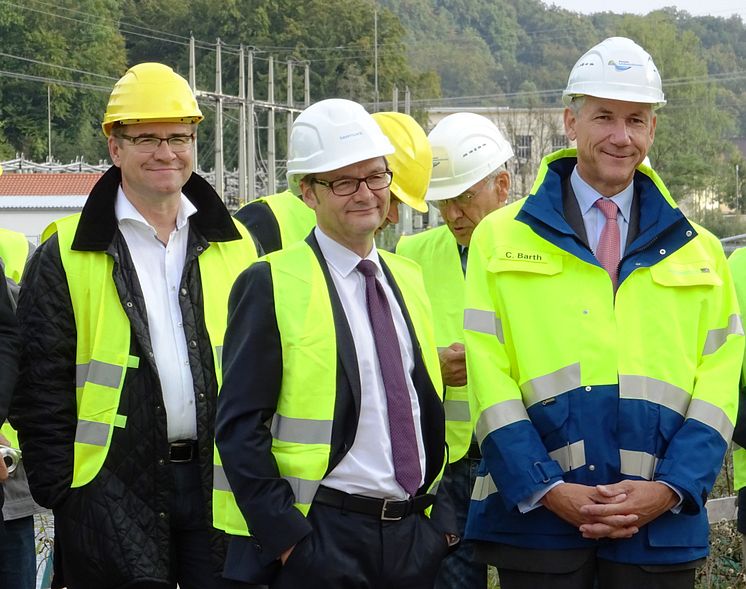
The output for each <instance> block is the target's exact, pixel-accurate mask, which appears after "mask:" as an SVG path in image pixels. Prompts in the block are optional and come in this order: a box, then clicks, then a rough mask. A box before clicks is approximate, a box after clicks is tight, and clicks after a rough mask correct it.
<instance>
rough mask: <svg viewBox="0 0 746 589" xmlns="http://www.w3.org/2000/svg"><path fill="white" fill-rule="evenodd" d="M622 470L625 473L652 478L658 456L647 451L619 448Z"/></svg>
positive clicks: (646, 478)
mask: <svg viewBox="0 0 746 589" xmlns="http://www.w3.org/2000/svg"><path fill="white" fill-rule="evenodd" d="M619 461H620V469H619V470H620V472H621V473H622V474H623V475H627V476H634V477H642V478H644V479H645V480H648V481H650V480H652V479H653V474H655V467H656V465H657V464H658V458H657V457H656V456H653V455H652V454H648V453H647V452H637V451H635V450H621V449H620V450H619Z"/></svg>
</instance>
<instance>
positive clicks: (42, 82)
mask: <svg viewBox="0 0 746 589" xmlns="http://www.w3.org/2000/svg"><path fill="white" fill-rule="evenodd" d="M0 8H2V10H0V38H1V39H2V40H3V43H2V48H0V159H2V158H5V157H12V156H13V154H14V153H16V152H23V153H25V154H26V156H27V157H31V158H34V159H43V158H44V157H46V155H47V140H48V135H47V114H48V103H47V89H48V88H49V96H50V103H51V108H50V109H49V110H50V112H51V127H52V146H53V149H52V151H53V154H54V156H55V157H56V158H58V159H61V160H63V161H65V160H69V159H72V158H74V157H76V156H84V157H85V158H86V159H87V160H89V161H91V160H94V161H95V160H97V159H98V158H102V157H105V155H106V152H105V149H104V145H103V142H102V141H101V139H100V135H99V127H98V125H99V121H100V117H101V114H102V112H103V109H104V107H105V104H106V98H107V94H108V89H109V88H110V87H111V85H112V84H113V83H114V81H115V80H116V78H117V77H118V76H120V75H121V74H122V73H123V72H124V70H125V69H126V66H127V65H130V64H134V63H137V62H140V61H144V60H158V61H163V62H165V63H168V64H169V65H172V66H173V67H174V68H175V69H177V71H179V72H180V73H182V74H183V75H185V76H186V75H187V74H188V37H189V34H190V33H191V34H193V35H194V36H195V38H196V39H197V41H198V42H197V51H196V58H197V79H198V87H200V88H202V89H206V90H212V89H214V87H215V43H216V39H217V38H218V37H219V38H220V39H221V42H222V44H223V46H222V54H223V90H224V92H225V93H228V94H237V91H238V90H237V84H238V56H237V50H238V47H239V45H240V44H243V45H244V46H251V47H253V48H254V50H255V55H256V58H257V59H256V62H255V71H256V78H257V83H256V88H257V98H259V99H266V95H265V94H266V76H267V63H268V58H269V56H274V57H275V59H276V60H278V61H279V62H284V61H286V60H288V59H291V60H294V61H296V62H303V63H308V64H309V65H310V71H311V99H312V100H319V99H322V98H327V97H331V96H343V97H350V98H353V99H355V100H359V101H361V102H364V103H367V104H368V105H370V106H371V108H372V106H373V102H374V99H375V71H376V60H375V59H374V55H375V50H374V48H375V46H376V35H375V33H374V31H375V25H374V12H375V11H376V10H377V13H378V14H377V16H378V18H377V20H378V23H377V25H378V26H377V32H378V35H377V46H378V52H377V54H378V60H377V71H378V89H379V96H380V100H381V101H382V106H383V107H384V108H386V107H390V105H388V106H387V105H386V104H385V102H386V101H389V100H390V99H391V98H390V97H391V92H392V88H393V87H394V86H397V87H398V88H399V89H401V90H403V89H404V88H405V87H409V88H410V90H411V92H412V98H413V106H414V108H415V109H416V110H417V112H418V113H420V114H421V113H422V112H423V110H424V109H425V108H427V107H428V106H435V105H446V106H470V105H474V106H484V105H504V106H513V107H538V106H542V105H554V106H557V105H559V104H560V102H559V99H560V93H561V90H562V88H563V87H564V85H565V83H566V80H567V74H568V72H569V69H570V67H571V66H572V64H573V63H574V61H575V60H576V59H577V58H578V57H579V56H580V54H581V53H582V52H583V51H584V50H586V49H587V48H589V47H590V46H591V45H593V44H594V43H596V42H597V41H599V40H601V39H603V38H604V37H607V36H610V35H625V36H629V37H632V38H633V39H635V40H636V41H638V42H639V43H640V44H642V45H643V46H644V47H645V48H646V49H648V50H649V52H650V53H651V54H652V55H653V56H654V58H655V61H656V64H657V65H658V67H659V69H660V71H661V74H662V77H663V79H664V90H665V92H666V97H667V98H668V100H669V104H668V105H667V106H666V107H665V108H664V109H663V110H661V111H660V119H659V133H658V136H657V137H656V142H655V146H654V149H653V152H652V153H651V159H652V161H653V164H654V165H655V166H656V167H657V168H658V169H659V170H660V171H661V173H662V174H664V175H665V177H666V178H667V180H668V183H669V185H671V187H672V188H678V187H687V188H692V189H695V188H699V187H702V186H714V185H715V184H717V185H718V186H717V188H718V190H720V191H722V192H723V194H725V195H727V194H728V193H732V192H733V190H732V186H729V182H730V184H733V182H734V175H733V174H732V173H729V170H732V169H733V166H734V165H735V163H737V162H738V161H739V160H738V157H739V156H738V154H737V153H736V150H735V148H734V146H733V141H734V140H735V139H736V138H738V137H746V26H745V25H744V23H743V22H742V21H741V20H740V19H738V18H736V17H733V18H730V19H723V18H714V17H692V16H690V15H688V14H687V13H684V12H678V11H676V10H673V9H666V10H663V11H658V12H654V13H651V14H649V15H647V16H645V17H642V16H634V15H614V14H611V13H602V14H597V15H593V16H584V15H579V14H574V13H571V12H568V11H565V10H561V9H558V8H555V7H548V6H546V5H545V4H543V3H542V2H540V1H539V0H447V1H446V0H378V2H377V3H375V2H373V1H372V0H306V1H304V2H298V1H297V0H209V1H208V0H191V1H189V2H182V3H174V2H168V1H166V0H75V1H73V0H60V1H58V2H54V3H52V2H49V1H44V0H26V2H24V3H19V2H9V1H5V0H0ZM283 67H284V66H282V67H280V66H278V68H277V71H276V73H275V92H276V98H277V99H278V100H283V101H284V100H285V84H286V81H285V75H286V74H285V71H286V70H285V69H282V68H283ZM294 81H295V84H296V89H297V88H300V87H301V85H302V68H300V67H299V68H296V74H295V76H294ZM295 100H296V101H297V102H300V101H301V100H302V90H301V91H300V92H298V91H296V93H295ZM203 107H204V110H205V111H206V114H207V115H208V120H207V123H208V124H207V125H204V131H203V138H204V139H205V141H203V145H205V146H206V147H207V149H209V143H210V142H209V140H210V135H211V129H210V125H209V123H210V121H211V111H212V105H211V104H210V103H209V101H205V102H204V103H203ZM282 124H283V121H282V120H279V119H278V138H281V137H282V135H281V133H282V131H283V128H282ZM235 127H236V124H235V116H232V115H231V113H230V112H228V113H227V116H226V134H227V137H226V144H227V145H228V144H230V137H231V134H232V133H233V134H234V133H235ZM281 143H283V142H282V141H278V150H279V151H280V154H281V153H282V151H283V149H284V148H283V146H282V145H279V144H281ZM233 151H235V150H233ZM226 154H227V162H228V164H229V165H230V164H231V156H232V152H231V149H229V148H228V147H227V148H226Z"/></svg>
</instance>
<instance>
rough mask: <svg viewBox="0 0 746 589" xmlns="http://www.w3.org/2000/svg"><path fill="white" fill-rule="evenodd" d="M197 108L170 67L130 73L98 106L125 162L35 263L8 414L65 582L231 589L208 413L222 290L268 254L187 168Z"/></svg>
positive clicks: (113, 152)
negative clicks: (218, 519)
mask: <svg viewBox="0 0 746 589" xmlns="http://www.w3.org/2000/svg"><path fill="white" fill-rule="evenodd" d="M201 120H202V113H201V112H200V109H199V107H198V105H197V102H196V100H195V97H194V95H193V93H192V91H191V89H190V88H189V85H188V83H187V82H186V80H184V78H182V77H181V76H179V75H178V74H176V73H175V72H174V71H173V70H171V68H169V67H167V66H165V65H163V64H158V63H142V64H139V65H136V66H134V67H132V68H131V69H129V70H128V71H127V73H125V75H124V76H123V77H122V78H120V80H119V81H118V82H117V83H116V84H115V86H114V89H113V91H112V93H111V96H110V98H109V104H108V106H107V110H106V114H105V115H104V120H103V130H104V134H105V135H106V136H107V138H108V146H109V154H110V156H111V159H112V162H113V163H114V165H113V166H112V167H111V168H110V169H109V170H108V171H107V172H106V173H105V174H104V175H103V176H102V177H101V179H100V180H99V181H98V182H97V184H96V185H95V186H94V188H93V190H92V191H91V194H90V195H89V197H88V199H87V201H86V204H85V206H84V207H83V211H82V212H81V213H79V214H77V215H73V216H70V217H67V218H64V219H60V220H58V221H57V222H55V223H53V224H52V225H51V226H50V227H49V228H48V229H47V230H46V231H45V233H44V235H43V240H44V241H43V243H42V244H41V245H40V246H39V248H38V250H37V252H36V254H35V255H34V257H33V259H32V260H31V263H30V264H29V268H28V270H27V272H26V275H25V277H24V283H23V288H22V292H21V296H20V300H19V304H18V319H19V323H20V325H21V329H22V333H23V334H24V338H23V343H22V352H21V362H20V376H19V384H18V387H17V389H16V394H15V396H14V399H13V403H12V406H11V414H10V421H11V424H12V425H13V426H14V427H16V428H17V430H18V434H19V438H20V443H21V449H22V450H23V456H24V462H25V464H26V470H27V473H28V478H29V484H30V486H31V491H32V493H33V495H34V498H35V499H36V500H37V501H38V502H39V503H40V504H41V505H44V506H46V507H50V508H52V509H53V510H54V517H55V534H56V537H57V539H58V540H59V543H58V545H57V546H56V548H55V569H56V571H59V572H60V574H61V576H62V579H59V578H58V579H56V580H55V583H56V585H62V586H66V587H67V588H68V589H93V588H95V589H118V588H124V587H127V588H129V587H137V588H145V587H154V588H155V587H172V588H174V587H176V584H177V583H178V585H179V586H180V587H181V588H182V589H189V588H191V589H205V588H207V589H210V588H223V587H235V586H236V585H235V584H230V583H228V582H227V581H225V580H223V579H222V577H221V575H220V573H221V570H222V564H223V557H224V549H225V543H226V539H227V538H226V536H225V535H224V534H223V533H221V532H218V531H217V530H214V529H213V528H212V526H211V523H210V514H211V488H212V473H213V445H214V425H213V424H214V418H215V405H216V398H217V391H218V388H219V384H220V380H221V371H220V363H221V350H222V344H223V335H224V331H225V323H226V320H227V318H226V315H227V304H228V295H229V292H230V288H231V286H232V283H233V281H234V279H235V277H236V276H238V274H239V273H240V272H241V271H242V270H243V269H244V268H246V266H247V265H248V264H249V263H250V262H251V261H252V259H255V257H256V256H255V246H254V243H253V242H252V240H251V238H250V237H249V236H248V233H247V232H246V230H245V228H244V227H243V226H241V225H240V224H239V223H237V222H234V221H233V219H232V218H231V216H230V214H229V213H228V210H227V209H226V208H225V206H224V205H223V203H222V201H221V200H220V198H219V197H218V195H217V193H216V192H215V191H214V190H213V188H212V187H211V186H210V185H209V184H208V183H207V182H206V181H205V180H204V179H203V178H201V177H200V176H198V175H196V174H194V173H192V164H193V145H194V141H195V134H196V130H197V129H196V127H197V124H198V123H199V122H200V121H201ZM63 583H64V585H63ZM239 586H240V585H239Z"/></svg>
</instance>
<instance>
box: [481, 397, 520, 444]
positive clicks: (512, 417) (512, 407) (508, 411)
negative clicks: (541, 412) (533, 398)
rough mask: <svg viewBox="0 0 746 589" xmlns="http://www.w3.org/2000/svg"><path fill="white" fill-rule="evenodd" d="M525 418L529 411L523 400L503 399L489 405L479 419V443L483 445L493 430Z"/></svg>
mask: <svg viewBox="0 0 746 589" xmlns="http://www.w3.org/2000/svg"><path fill="white" fill-rule="evenodd" d="M524 419H525V420H528V413H526V408H525V407H524V406H523V402H522V401H519V400H518V399H514V400H511V401H503V402H502V403H498V404H497V405H493V406H492V407H488V408H487V409H485V410H484V411H483V412H482V415H480V416H479V419H478V420H477V427H476V430H477V441H478V442H479V445H480V446H481V445H482V442H483V441H484V439H485V438H486V437H487V436H488V435H490V434H491V433H492V432H494V431H496V430H498V429H500V428H501V427H505V426H506V425H510V424H511V423H516V422H517V421H522V420H524Z"/></svg>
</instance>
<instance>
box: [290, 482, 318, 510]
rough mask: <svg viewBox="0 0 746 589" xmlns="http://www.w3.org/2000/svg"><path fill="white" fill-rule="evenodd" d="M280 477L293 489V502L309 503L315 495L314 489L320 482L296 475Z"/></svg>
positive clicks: (315, 489) (316, 488)
mask: <svg viewBox="0 0 746 589" xmlns="http://www.w3.org/2000/svg"><path fill="white" fill-rule="evenodd" d="M282 478H283V479H285V480H286V481H287V482H288V484H289V485H290V487H291V488H292V489H293V495H295V502H296V503H303V504H306V505H310V504H311V502H312V501H313V498H314V497H315V496H316V491H317V490H318V488H319V485H320V484H321V481H309V480H308V479H299V478H297V477H290V476H285V477H282Z"/></svg>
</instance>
